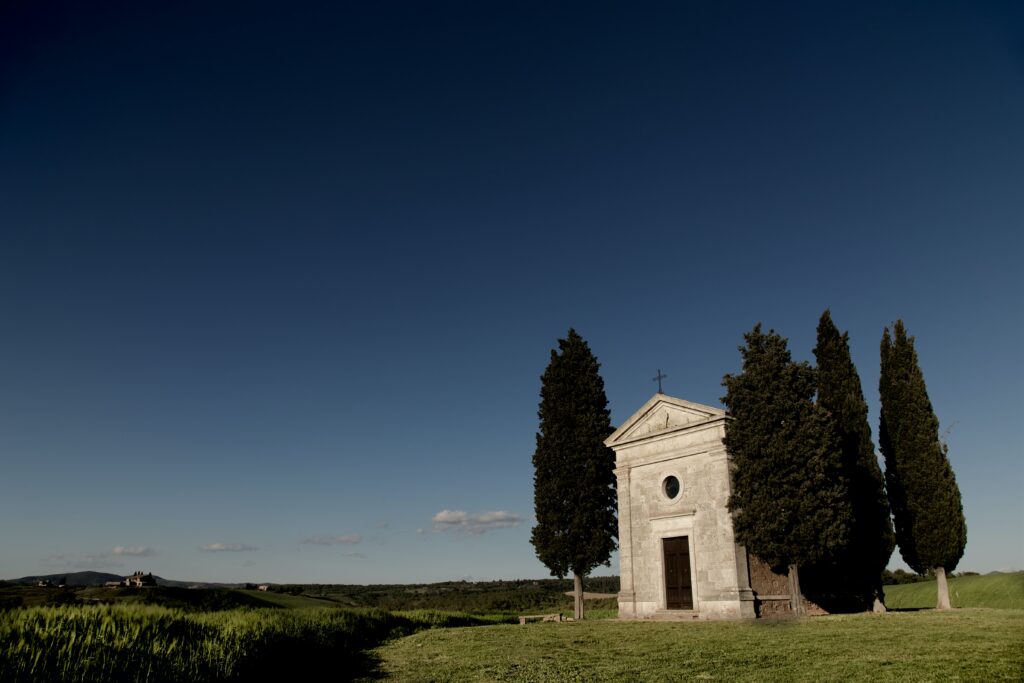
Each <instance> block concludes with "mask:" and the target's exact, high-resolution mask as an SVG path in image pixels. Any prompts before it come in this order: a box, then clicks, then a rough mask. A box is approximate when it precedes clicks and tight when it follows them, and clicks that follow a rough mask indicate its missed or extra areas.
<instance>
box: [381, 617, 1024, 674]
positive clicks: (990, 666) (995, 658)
mask: <svg viewBox="0 0 1024 683" xmlns="http://www.w3.org/2000/svg"><path fill="white" fill-rule="evenodd" d="M375 655H376V656H378V657H380V660H381V663H380V674H382V675H385V676H386V677H388V678H391V679H393V680H398V681H624V680H629V681H670V680H718V681H779V680H781V681H840V680H844V681H845V680H862V681H869V680H870V681H879V680H883V681H939V680H941V681H1020V680H1022V678H1024V612H1021V611H1017V610H983V609H971V610H957V611H953V612H945V613H939V612H934V611H922V612H903V613H889V614H884V615H873V614H858V615H841V616H830V617H817V618H809V619H803V620H799V621H795V620H794V621H763V622H685V623H666V622H657V623H656V622H620V621H617V620H606V621H591V622H580V623H572V622H570V623H561V624H557V623H556V624H552V623H548V624H530V625H527V626H518V625H512V626H505V625H502V626H484V627H479V628H472V629H463V630H458V631H454V630H449V629H440V630H434V631H423V632H420V633H417V634H415V635H412V636H409V637H407V638H402V639H399V640H396V641H392V642H391V643H389V644H387V645H384V646H383V647H380V648H378V649H377V650H376V651H375Z"/></svg>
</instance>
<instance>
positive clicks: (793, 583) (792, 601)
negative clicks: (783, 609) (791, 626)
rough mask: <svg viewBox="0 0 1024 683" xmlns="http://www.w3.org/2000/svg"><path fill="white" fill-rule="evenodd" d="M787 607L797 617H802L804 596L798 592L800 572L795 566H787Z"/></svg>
mask: <svg viewBox="0 0 1024 683" xmlns="http://www.w3.org/2000/svg"><path fill="white" fill-rule="evenodd" d="M787 575H788V576H789V606H790V608H792V610H793V614H795V615H797V616H798V617H802V616H803V615H804V596H803V593H801V592H800V572H799V571H798V570H797V566H796V565H795V564H791V565H789V572H788V573H787Z"/></svg>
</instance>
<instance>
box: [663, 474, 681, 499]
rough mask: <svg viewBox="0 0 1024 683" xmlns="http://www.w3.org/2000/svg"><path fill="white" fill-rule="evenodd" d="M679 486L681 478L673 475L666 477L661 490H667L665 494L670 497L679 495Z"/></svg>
mask: <svg viewBox="0 0 1024 683" xmlns="http://www.w3.org/2000/svg"><path fill="white" fill-rule="evenodd" d="M679 488H680V486H679V480H678V479H677V478H676V477H673V476H668V477H665V481H663V482H662V483H661V490H662V491H664V492H665V496H666V497H667V498H669V499H672V498H675V497H676V496H678V495H679Z"/></svg>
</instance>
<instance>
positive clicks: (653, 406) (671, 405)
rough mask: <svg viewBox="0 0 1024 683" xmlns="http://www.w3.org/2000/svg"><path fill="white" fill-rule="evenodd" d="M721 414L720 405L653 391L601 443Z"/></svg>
mask: <svg viewBox="0 0 1024 683" xmlns="http://www.w3.org/2000/svg"><path fill="white" fill-rule="evenodd" d="M721 417H725V411H724V410H722V409H721V408H715V407H712V406H706V405H703V404H701V403H693V402H692V401H684V400H683V399H681V398H675V397H674V396H668V395H666V394H655V395H654V396H653V397H651V399H650V400H649V401H647V403H645V404H644V405H643V406H642V407H641V408H640V410H638V411H636V412H635V413H633V415H632V417H630V418H629V419H628V420H626V421H625V422H624V423H622V426H621V427H619V428H618V429H616V430H615V431H614V432H613V433H612V435H611V436H609V437H608V438H607V439H605V445H607V446H614V445H615V444H619V443H624V442H626V441H634V440H636V439H641V438H643V437H646V436H653V435H656V434H660V433H663V432H665V433H667V432H672V431H676V430H678V429H682V428H685V427H687V426H689V425H695V424H697V423H701V422H707V421H708V420H710V419H714V418H721Z"/></svg>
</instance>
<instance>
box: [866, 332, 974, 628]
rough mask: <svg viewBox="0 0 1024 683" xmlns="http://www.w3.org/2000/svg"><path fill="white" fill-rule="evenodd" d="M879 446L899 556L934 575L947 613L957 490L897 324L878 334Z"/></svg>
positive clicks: (956, 549)
mask: <svg viewBox="0 0 1024 683" xmlns="http://www.w3.org/2000/svg"><path fill="white" fill-rule="evenodd" d="M881 356H882V371H881V376H880V378H879V382H878V389H879V393H880V394H881V399H882V417H881V425H880V428H879V433H878V441H879V446H881V449H882V455H883V456H885V482H886V485H887V486H888V489H889V503H890V505H891V506H892V513H893V519H894V520H895V522H896V542H897V543H898V544H899V546H900V555H902V556H903V560H904V561H905V562H906V563H907V564H908V565H910V568H911V569H913V570H914V571H916V572H918V573H919V574H923V573H925V572H926V571H928V570H929V569H930V570H932V571H933V572H934V573H935V577H936V579H937V580H938V581H937V584H938V586H937V589H938V601H937V603H938V608H939V609H949V607H950V604H949V588H948V586H947V584H946V572H947V571H953V570H954V569H956V565H957V563H958V562H959V561H960V558H961V557H963V554H964V547H965V546H966V545H967V523H966V521H965V520H964V510H963V505H962V504H961V502H960V489H959V487H958V486H957V485H956V477H955V476H954V475H953V468H952V467H951V466H950V464H949V459H948V458H947V450H946V446H945V444H943V443H942V441H941V440H940V439H939V420H938V418H937V417H936V416H935V411H934V410H933V409H932V403H931V401H930V400H929V399H928V390H927V389H926V387H925V383H924V375H923V374H922V373H921V368H920V366H919V365H918V361H917V352H916V351H915V350H914V338H913V337H908V336H907V333H906V330H905V329H904V328H903V321H902V320H897V321H896V322H895V323H894V324H893V329H892V334H891V335H890V333H889V328H888V327H887V328H885V332H884V333H883V334H882V349H881Z"/></svg>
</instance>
